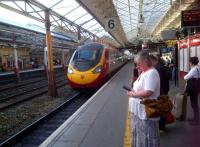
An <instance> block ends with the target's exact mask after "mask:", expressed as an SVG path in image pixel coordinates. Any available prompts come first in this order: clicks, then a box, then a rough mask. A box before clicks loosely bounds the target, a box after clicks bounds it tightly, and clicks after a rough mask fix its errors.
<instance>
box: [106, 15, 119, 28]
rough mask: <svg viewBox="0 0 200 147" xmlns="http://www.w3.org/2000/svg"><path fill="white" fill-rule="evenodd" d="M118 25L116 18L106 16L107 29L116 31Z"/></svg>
mask: <svg viewBox="0 0 200 147" xmlns="http://www.w3.org/2000/svg"><path fill="white" fill-rule="evenodd" d="M117 27H118V22H117V19H116V18H106V24H105V30H106V31H115V30H116V29H117Z"/></svg>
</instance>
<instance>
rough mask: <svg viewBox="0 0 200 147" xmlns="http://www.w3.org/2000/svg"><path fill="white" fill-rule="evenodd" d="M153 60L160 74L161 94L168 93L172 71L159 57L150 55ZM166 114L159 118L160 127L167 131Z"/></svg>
mask: <svg viewBox="0 0 200 147" xmlns="http://www.w3.org/2000/svg"><path fill="white" fill-rule="evenodd" d="M150 58H151V61H152V64H153V66H154V67H155V68H156V70H157V71H158V73H159V76H160V95H168V92H169V79H170V75H169V74H171V73H169V70H168V69H167V67H165V66H164V65H163V64H162V63H161V62H159V59H158V57H156V56H154V55H150ZM165 122H166V121H165V116H160V120H159V129H160V130H161V131H165Z"/></svg>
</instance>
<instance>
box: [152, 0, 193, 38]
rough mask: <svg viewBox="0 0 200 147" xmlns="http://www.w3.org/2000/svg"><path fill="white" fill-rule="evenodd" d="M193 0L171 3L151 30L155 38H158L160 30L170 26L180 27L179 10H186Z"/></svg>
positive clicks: (178, 0) (179, 0) (177, 0)
mask: <svg viewBox="0 0 200 147" xmlns="http://www.w3.org/2000/svg"><path fill="white" fill-rule="evenodd" d="M194 2H195V0H190V1H189V2H188V0H176V1H174V3H172V6H171V8H170V9H169V10H168V11H167V13H166V14H165V16H164V17H163V18H162V19H161V20H160V22H159V23H158V25H157V26H156V27H155V29H154V30H153V32H152V35H154V37H155V38H158V39H160V37H161V32H162V31H163V30H166V29H170V28H178V27H180V22H181V17H180V14H181V11H182V10H187V9H188V8H190V7H191V6H192V5H193V4H194Z"/></svg>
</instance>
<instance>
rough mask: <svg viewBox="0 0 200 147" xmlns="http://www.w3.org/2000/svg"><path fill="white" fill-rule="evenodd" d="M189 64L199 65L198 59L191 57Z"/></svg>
mask: <svg viewBox="0 0 200 147" xmlns="http://www.w3.org/2000/svg"><path fill="white" fill-rule="evenodd" d="M189 62H190V63H192V64H193V65H197V64H198V63H199V59H198V57H196V56H195V57H190V59H189Z"/></svg>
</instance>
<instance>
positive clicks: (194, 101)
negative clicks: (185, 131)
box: [184, 57, 200, 125]
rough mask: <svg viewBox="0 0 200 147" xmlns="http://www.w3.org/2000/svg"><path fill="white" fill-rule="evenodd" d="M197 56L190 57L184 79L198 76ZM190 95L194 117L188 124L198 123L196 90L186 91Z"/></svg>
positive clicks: (199, 75) (199, 73) (199, 74)
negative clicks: (188, 68)
mask: <svg viewBox="0 0 200 147" xmlns="http://www.w3.org/2000/svg"><path fill="white" fill-rule="evenodd" d="M198 63H199V59H198V57H190V59H189V64H190V67H191V69H190V71H189V72H188V74H186V75H185V76H184V80H186V81H188V80H190V79H191V78H200V67H199V65H198ZM186 93H187V94H188V95H189V96H190V102H191V106H192V109H193V113H194V118H192V119H191V122H190V125H199V121H200V119H199V105H198V92H197V91H196V90H192V91H186Z"/></svg>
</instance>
